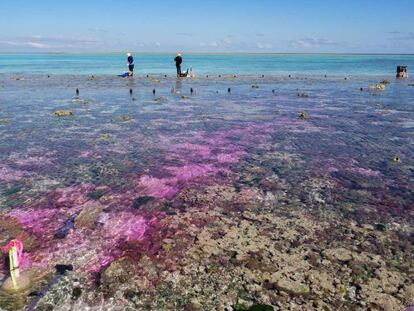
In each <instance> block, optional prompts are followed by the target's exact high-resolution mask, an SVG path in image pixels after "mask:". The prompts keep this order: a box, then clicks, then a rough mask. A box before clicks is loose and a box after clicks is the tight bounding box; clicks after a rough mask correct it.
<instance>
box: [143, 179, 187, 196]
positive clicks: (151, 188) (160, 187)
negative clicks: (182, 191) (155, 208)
mask: <svg viewBox="0 0 414 311" xmlns="http://www.w3.org/2000/svg"><path fill="white" fill-rule="evenodd" d="M177 183H178V181H177V179H175V178H156V177H152V176H148V175H145V176H142V177H141V178H140V179H139V181H138V185H137V186H138V188H140V190H141V192H142V193H143V194H145V195H149V196H152V197H155V198H159V199H162V198H165V199H172V198H173V197H174V196H175V195H176V194H177V193H178V191H179V189H178V188H177Z"/></svg>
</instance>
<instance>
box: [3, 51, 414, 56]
mask: <svg viewBox="0 0 414 311" xmlns="http://www.w3.org/2000/svg"><path fill="white" fill-rule="evenodd" d="M125 53H126V52H124V51H107V52H102V51H73V52H72V51H71V52H65V51H25V52H2V51H0V54H51V55H59V54H60V55H91V54H98V55H108V54H114V55H118V54H125ZM130 53H133V54H136V55H139V54H144V55H145V54H160V55H162V54H168V55H169V54H176V53H177V52H176V51H174V52H172V51H166V52H160V51H157V52H155V51H154V52H150V51H146V52H139V51H130ZM181 53H182V54H199V55H223V54H224V55H230V54H231V55H235V54H236V55H237V54H240V55H406V56H410V55H414V53H386V52H233V51H223V52H219V51H217V52H208V51H205V52H200V51H188V52H181Z"/></svg>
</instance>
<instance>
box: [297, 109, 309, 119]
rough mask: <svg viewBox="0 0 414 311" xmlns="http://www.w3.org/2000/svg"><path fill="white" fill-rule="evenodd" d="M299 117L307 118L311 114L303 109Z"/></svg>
mask: <svg viewBox="0 0 414 311" xmlns="http://www.w3.org/2000/svg"><path fill="white" fill-rule="evenodd" d="M299 118H301V119H302V120H306V119H307V118H309V116H308V114H307V113H306V112H305V111H301V113H300V114H299Z"/></svg>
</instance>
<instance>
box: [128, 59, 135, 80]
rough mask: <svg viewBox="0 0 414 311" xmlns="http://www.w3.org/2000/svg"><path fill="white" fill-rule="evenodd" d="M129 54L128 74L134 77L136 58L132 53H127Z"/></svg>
mask: <svg viewBox="0 0 414 311" xmlns="http://www.w3.org/2000/svg"><path fill="white" fill-rule="evenodd" d="M127 56H128V76H130V77H132V76H133V75H134V67H135V66H134V58H133V57H132V55H131V53H127Z"/></svg>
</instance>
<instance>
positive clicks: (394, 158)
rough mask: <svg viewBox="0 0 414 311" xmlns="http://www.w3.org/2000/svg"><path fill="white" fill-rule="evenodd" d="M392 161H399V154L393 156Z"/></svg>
mask: <svg viewBox="0 0 414 311" xmlns="http://www.w3.org/2000/svg"><path fill="white" fill-rule="evenodd" d="M392 162H394V163H401V158H400V157H399V156H397V155H396V156H394V157H393V158H392Z"/></svg>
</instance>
